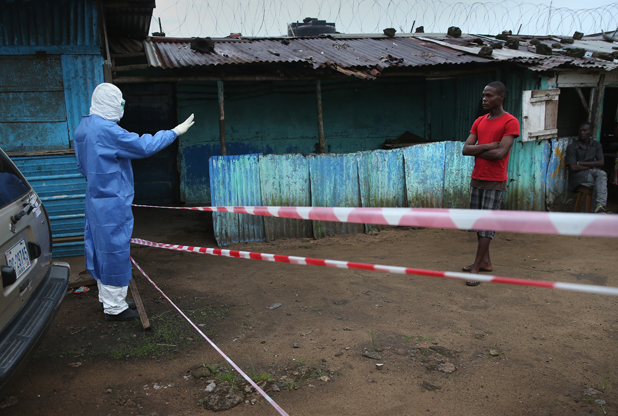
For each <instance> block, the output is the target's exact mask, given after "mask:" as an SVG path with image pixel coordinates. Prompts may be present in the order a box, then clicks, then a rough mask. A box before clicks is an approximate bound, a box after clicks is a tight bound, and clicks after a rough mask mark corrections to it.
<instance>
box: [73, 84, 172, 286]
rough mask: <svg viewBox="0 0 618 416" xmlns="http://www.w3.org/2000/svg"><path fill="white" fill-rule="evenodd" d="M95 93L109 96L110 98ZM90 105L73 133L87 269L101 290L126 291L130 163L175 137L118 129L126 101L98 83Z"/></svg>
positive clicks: (168, 133) (165, 132)
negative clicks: (83, 201) (81, 191)
mask: <svg viewBox="0 0 618 416" xmlns="http://www.w3.org/2000/svg"><path fill="white" fill-rule="evenodd" d="M102 85H107V86H111V87H113V88H115V90H117V91H115V90H112V89H111V87H108V88H109V89H108V91H98V90H99V87H101V86H102ZM110 91H111V92H112V93H113V94H111V95H110V94H109V92H110ZM98 92H107V93H108V97H106V96H105V94H103V93H101V94H98ZM118 94H120V95H119V96H118ZM102 97H103V98H102ZM95 98H96V99H97V101H98V102H97V103H96V105H95ZM106 98H107V101H109V102H106ZM92 104H93V107H91V112H90V115H89V116H85V117H82V120H81V122H80V124H79V126H78V127H77V130H75V155H76V156H77V167H78V169H79V171H80V172H81V174H82V175H84V177H85V178H86V181H87V186H86V221H85V226H84V243H85V251H86V253H85V258H86V270H87V272H88V273H89V274H91V275H92V276H93V277H94V278H95V279H97V280H100V281H101V283H102V284H104V285H110V286H128V285H129V281H130V280H131V262H130V260H129V254H130V239H131V235H132V233H133V212H132V211H131V204H132V203H133V195H134V187H133V169H132V167H131V159H141V158H145V157H148V156H150V155H152V154H154V153H156V152H158V151H159V150H161V149H163V148H165V147H167V146H168V145H169V144H171V143H172V142H173V141H174V140H175V139H176V137H177V134H176V132H174V131H173V130H163V131H159V132H157V133H156V134H155V135H150V134H144V135H142V136H140V135H138V134H136V133H130V132H128V131H127V130H125V129H123V128H122V127H120V126H118V124H116V122H117V121H118V120H120V117H122V114H123V108H122V107H123V106H124V101H123V100H122V94H121V93H120V90H118V89H117V87H115V86H113V85H111V84H101V85H99V86H98V87H97V88H96V89H95V91H94V93H93V97H92ZM97 105H98V108H97ZM106 105H109V108H106ZM106 110H109V111H106ZM104 117H107V119H106V118H104ZM115 118H117V119H116V120H114V119H115Z"/></svg>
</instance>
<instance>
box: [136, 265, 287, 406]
mask: <svg viewBox="0 0 618 416" xmlns="http://www.w3.org/2000/svg"><path fill="white" fill-rule="evenodd" d="M130 259H131V262H132V263H133V264H134V265H135V267H137V270H139V271H140V272H141V273H142V275H143V276H144V277H145V278H146V279H147V280H148V281H149V282H150V283H152V285H153V286H154V287H155V288H156V289H157V290H158V291H159V293H161V294H162V295H163V297H165V299H167V301H168V302H169V303H170V304H171V305H172V306H173V307H174V308H175V309H176V310H177V311H178V312H179V313H180V314H181V315H182V316H183V318H185V319H186V320H187V322H189V323H190V324H191V326H192V327H193V328H195V330H196V331H197V332H199V334H200V335H201V336H202V337H203V338H204V339H205V340H206V341H208V343H209V344H210V345H212V347H213V348H214V349H215V350H216V351H217V352H218V353H219V354H221V356H222V357H223V358H225V361H227V362H228V363H230V365H231V366H232V367H233V368H234V370H236V371H237V372H238V374H240V375H241V376H243V378H244V379H245V380H247V382H248V383H249V384H251V385H252V386H253V388H254V389H255V390H256V391H257V392H259V393H260V394H261V395H262V396H263V397H264V398H265V399H266V400H267V401H268V403H270V404H271V405H272V407H274V408H275V409H276V410H277V411H278V412H279V414H281V415H283V416H289V415H288V414H287V413H286V412H285V410H283V409H282V408H281V407H280V406H279V405H278V404H277V403H275V401H274V400H273V399H271V398H270V396H269V395H268V394H266V393H265V392H264V390H262V389H261V388H260V387H259V386H258V385H257V384H255V382H254V381H253V380H251V378H250V377H249V376H248V375H246V374H245V373H244V371H242V370H241V369H240V367H238V366H237V365H236V364H235V363H234V361H232V360H231V359H230V358H229V357H228V356H227V355H225V353H224V352H223V351H221V350H220V349H219V347H217V346H216V345H215V343H214V342H212V341H211V340H210V338H208V337H207V336H206V334H204V333H203V332H202V330H201V329H199V328H198V327H197V326H196V325H195V324H194V323H193V321H191V319H189V317H188V316H187V315H185V314H184V312H183V311H182V310H180V308H179V307H178V306H176V304H175V303H174V302H172V300H171V299H170V298H169V297H167V295H166V294H165V293H164V292H163V291H162V290H161V289H160V288H159V286H157V284H156V283H155V282H153V281H152V279H151V278H150V277H149V276H148V275H147V274H146V272H145V271H144V270H143V269H142V268H141V267H140V266H139V264H137V262H136V261H135V260H134V259H133V257H130Z"/></svg>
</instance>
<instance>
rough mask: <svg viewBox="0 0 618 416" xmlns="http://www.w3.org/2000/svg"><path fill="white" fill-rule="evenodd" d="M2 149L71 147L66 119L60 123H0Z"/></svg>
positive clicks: (11, 150)
mask: <svg viewBox="0 0 618 416" xmlns="http://www.w3.org/2000/svg"><path fill="white" fill-rule="evenodd" d="M0 137H2V149H3V150H4V151H6V152H13V151H26V150H58V149H67V148H68V147H69V134H68V127H67V123H66V121H63V122H60V123H0Z"/></svg>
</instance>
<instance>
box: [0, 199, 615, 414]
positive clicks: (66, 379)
mask: <svg viewBox="0 0 618 416" xmlns="http://www.w3.org/2000/svg"><path fill="white" fill-rule="evenodd" d="M134 236H136V237H139V238H144V239H150V240H153V241H159V242H167V243H176V244H187V245H198V246H206V247H215V241H214V238H213V235H212V221H211V217H210V215H209V214H206V213H201V212H184V211H183V212H180V211H167V210H155V209H150V210H148V209H138V210H136V227H135V232H134ZM475 241H476V235H475V234H473V233H468V232H465V231H458V230H441V229H409V228H393V229H388V230H383V231H381V232H379V233H377V234H359V235H347V236H337V237H331V238H325V239H322V240H318V241H315V240H308V239H299V240H281V241H275V242H260V243H248V244H235V245H233V246H231V247H230V248H232V249H239V250H247V251H256V252H265V253H275V254H284V255H298V256H304V257H314V258H327V259H337V260H350V261H357V262H367V263H379V264H388V265H398V266H410V267H419V268H428V269H437V270H453V271H458V270H460V268H461V266H463V265H466V264H469V263H470V262H471V260H472V258H473V256H474V253H475V250H476V243H475ZM491 253H492V259H493V262H494V274H496V275H500V276H510V277H517V278H526V279H539V280H549V281H564V282H574V283H584V284H595V285H606V286H618V276H617V275H616V265H617V262H616V256H617V255H618V240H615V239H602V238H577V237H559V236H541V235H524V234H512V233H499V234H497V236H496V239H495V240H494V242H493V243H492V246H491ZM133 256H134V258H135V259H136V261H137V262H138V263H139V264H140V265H141V266H142V268H143V269H144V270H145V271H146V272H147V273H148V274H149V275H150V276H151V277H152V278H153V280H154V281H155V282H156V283H157V284H158V285H159V286H160V287H161V288H162V290H163V291H165V293H166V294H167V295H168V296H170V298H171V299H172V300H173V301H174V302H176V303H177V305H178V306H179V307H180V308H181V309H182V310H183V311H185V312H186V313H187V314H188V315H189V316H190V317H191V318H192V319H194V320H195V323H196V325H198V327H199V328H200V329H202V330H203V331H204V333H206V335H207V336H209V337H211V339H212V341H213V342H214V343H216V344H217V345H218V346H219V347H220V348H221V349H222V350H223V351H224V352H225V353H226V354H227V355H228V356H229V357H230V358H231V359H232V360H233V361H234V362H235V363H237V364H238V365H239V366H241V368H242V369H243V370H244V371H245V372H247V374H249V375H251V376H252V377H253V378H254V379H255V380H258V381H259V382H260V385H261V386H264V389H265V390H266V392H267V393H268V394H269V395H270V396H271V397H272V398H273V399H274V400H275V401H276V402H277V403H278V404H279V405H280V406H281V407H282V408H283V409H284V410H285V411H287V412H288V413H289V414H290V415H294V416H300V415H580V414H581V415H584V414H585V415H590V414H592V415H603V414H609V415H616V414H618V370H617V369H616V363H617V362H618V360H617V358H618V354H617V347H618V342H617V341H618V322H617V319H616V311H617V310H618V308H617V304H618V299H617V298H615V297H609V296H598V295H588V294H579V293H570V292H565V291H558V290H550V289H541V288H530V287H519V286H510V285H503V284H489V283H487V284H481V285H480V286H478V287H467V286H465V284H464V283H463V282H462V281H458V280H446V279H436V278H429V277H415V276H402V275H394V274H386V273H376V272H369V271H359V270H343V269H332V268H321V267H314V266H298V265H290V264H281V263H271V262H264V261H255V260H241V259H235V258H222V257H214V256H208V255H201V254H191V253H181V252H175V251H168V250H161V249H155V248H148V247H138V246H135V247H134V248H133ZM68 260H69V261H70V262H71V264H72V267H73V270H72V273H78V272H79V271H81V270H83V269H84V265H83V259H81V258H72V259H68ZM136 282H137V285H138V287H139V289H140V293H141V296H142V299H143V301H144V303H145V306H146V310H147V312H148V314H149V317H150V319H151V323H152V329H151V330H150V331H146V332H145V331H143V330H142V327H141V324H140V323H139V322H138V321H134V322H121V323H110V322H106V321H105V320H104V316H103V314H102V312H101V311H100V309H99V303H98V301H97V292H96V287H91V290H90V291H89V292H88V293H83V294H67V296H66V298H65V300H64V303H63V305H62V307H61V309H60V312H59V314H58V316H57V317H56V320H55V321H54V325H53V328H52V329H51V330H50V332H49V333H48V334H47V335H46V337H45V339H44V341H43V343H42V344H41V346H40V348H39V349H38V351H37V353H36V354H35V355H34V356H33V357H32V358H31V359H30V361H29V362H28V364H27V365H26V367H25V368H24V370H22V372H21V373H20V374H19V375H18V376H17V377H15V378H14V379H13V381H12V385H11V387H10V389H9V391H8V392H7V393H8V394H7V396H6V397H5V398H4V401H3V402H1V403H0V406H2V407H3V408H1V409H0V413H1V414H2V415H3V416H4V415H6V416H11V415H20V416H23V415H29V416H34V415H85V414H88V415H91V416H96V415H189V414H211V413H213V411H214V410H209V409H219V408H221V407H223V408H225V407H227V406H231V405H233V404H234V403H240V404H238V405H237V406H235V407H232V408H231V409H229V410H226V411H224V412H223V414H230V415H275V414H277V412H276V411H275V409H274V408H273V407H271V406H270V405H269V404H268V403H267V402H266V401H265V400H264V399H260V398H259V397H258V396H257V395H256V394H255V392H251V391H250V390H251V389H250V388H248V387H247V386H246V384H245V383H243V381H242V380H241V379H239V377H237V376H236V375H234V374H233V373H232V372H230V371H229V367H228V366H226V364H225V361H224V360H223V359H222V358H221V356H219V354H218V353H217V352H216V351H215V350H214V349H213V348H212V347H211V346H210V345H209V344H208V343H207V342H206V341H205V340H204V339H203V338H201V337H200V335H199V334H198V333H197V332H196V331H195V330H194V329H193V328H191V327H190V326H189V325H188V324H187V323H186V322H185V321H183V320H182V319H181V318H180V316H179V314H178V313H177V312H175V311H174V310H173V309H172V307H171V306H170V305H169V303H168V302H167V301H166V300H165V299H164V298H163V297H162V296H161V295H160V294H159V293H158V292H157V291H156V290H155V289H154V287H153V286H152V285H150V284H149V283H148V282H147V281H146V280H145V279H144V278H143V277H141V276H137V277H136ZM275 303H281V306H280V307H278V308H276V309H268V307H270V306H271V305H273V304H275ZM377 364H383V365H382V366H381V369H378V367H379V366H377ZM208 386H210V387H208ZM213 387H214V388H215V390H214V391H211V392H207V391H206V390H207V389H212V388H213ZM230 391H233V392H234V393H229V392H230ZM225 396H226V397H225Z"/></svg>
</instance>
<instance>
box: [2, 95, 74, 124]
mask: <svg viewBox="0 0 618 416" xmlns="http://www.w3.org/2000/svg"><path fill="white" fill-rule="evenodd" d="M66 119H67V116H66V110H65V107H64V94H63V92H62V91H54V92H5V93H1V94H0V123H23V122H26V123H27V122H33V121H34V122H59V121H60V122H61V121H66Z"/></svg>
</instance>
